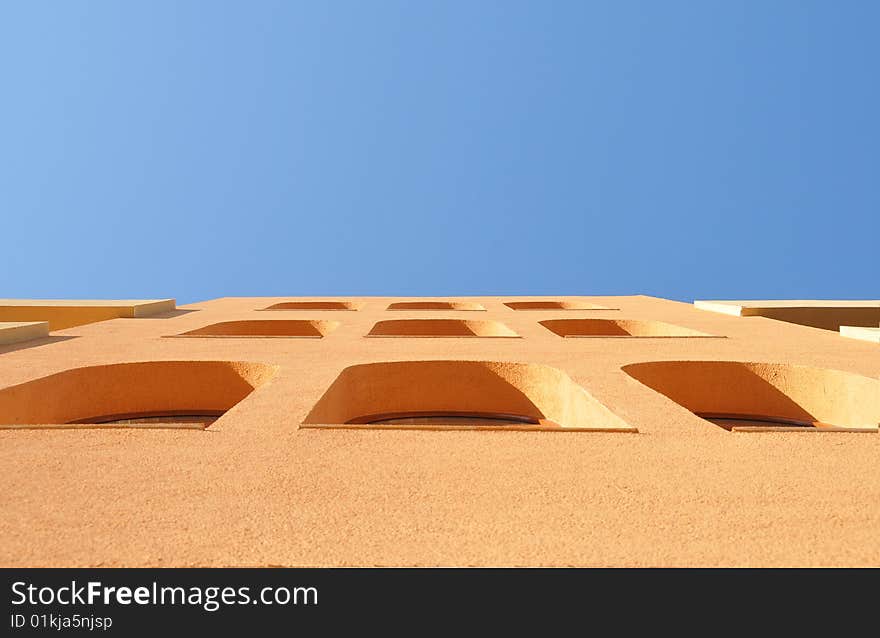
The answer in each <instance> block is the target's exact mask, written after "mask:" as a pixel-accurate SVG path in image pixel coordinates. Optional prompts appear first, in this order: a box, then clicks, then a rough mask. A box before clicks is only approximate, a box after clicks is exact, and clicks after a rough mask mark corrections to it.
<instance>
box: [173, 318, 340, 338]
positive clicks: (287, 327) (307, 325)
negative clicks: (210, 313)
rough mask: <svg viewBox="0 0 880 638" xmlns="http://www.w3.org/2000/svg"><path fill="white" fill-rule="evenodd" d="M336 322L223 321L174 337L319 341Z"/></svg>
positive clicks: (334, 328) (283, 320)
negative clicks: (286, 338)
mask: <svg viewBox="0 0 880 638" xmlns="http://www.w3.org/2000/svg"><path fill="white" fill-rule="evenodd" d="M338 326H339V322H338V321H309V320H305V319H268V320H264V319H256V320H249V321H223V322H220V323H212V324H210V325H207V326H202V327H201V328H196V329H195V330H189V331H188V332H183V333H181V334H179V335H173V336H176V337H213V338H243V337H250V338H273V337H275V338H279V337H288V338H292V337H299V338H311V339H320V338H322V337H326V336H327V335H328V334H330V333H331V332H333V331H334V330H336V328H337V327H338Z"/></svg>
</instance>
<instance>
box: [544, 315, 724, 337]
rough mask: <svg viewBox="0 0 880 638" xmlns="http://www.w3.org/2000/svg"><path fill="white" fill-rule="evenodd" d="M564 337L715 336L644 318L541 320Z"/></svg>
mask: <svg viewBox="0 0 880 638" xmlns="http://www.w3.org/2000/svg"><path fill="white" fill-rule="evenodd" d="M538 323H540V324H541V325H542V326H544V327H545V328H547V330H549V331H550V332H553V333H555V334H557V335H559V336H560V337H566V338H596V337H604V338H611V337H615V338H641V339H644V338H654V339H657V338H660V339H663V338H670V337H713V336H714V335H710V334H707V333H705V332H700V331H699V330H694V329H692V328H685V327H683V326H676V325H675V324H671V323H666V322H665V321H646V320H641V319H550V320H547V321H539V322H538Z"/></svg>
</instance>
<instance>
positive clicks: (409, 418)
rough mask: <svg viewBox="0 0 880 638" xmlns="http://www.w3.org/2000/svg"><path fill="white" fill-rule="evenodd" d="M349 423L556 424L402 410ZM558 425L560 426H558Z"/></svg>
mask: <svg viewBox="0 0 880 638" xmlns="http://www.w3.org/2000/svg"><path fill="white" fill-rule="evenodd" d="M349 423H365V424H370V425H388V426H394V425H404V426H429V427H437V426H448V427H456V426H457V427H472V426H484V427H500V428H503V427H511V426H514V427H515V426H520V425H523V424H526V425H545V426H550V425H555V424H551V422H550V421H547V420H546V419H538V418H536V417H531V416H524V415H519V414H500V413H496V412H456V411H442V410H440V411H425V412H400V413H396V414H384V415H378V414H377V415H371V416H365V417H360V418H356V419H352V420H351V421H349ZM556 427H558V426H556Z"/></svg>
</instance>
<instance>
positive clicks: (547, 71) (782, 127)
mask: <svg viewBox="0 0 880 638" xmlns="http://www.w3.org/2000/svg"><path fill="white" fill-rule="evenodd" d="M878 24H880V2H875V1H868V0H866V1H864V2H854V1H846V0H838V1H832V0H827V1H825V2H809V1H783V0H754V1H743V2H740V1H734V0H723V1H716V2H712V1H706V0H688V1H686V2H674V1H668V0H664V1H663V2H657V1H653V0H644V1H642V2H626V1H624V0H608V1H606V2H589V1H587V0H578V1H574V2H564V1H562V0H534V1H532V2H515V1H510V0H504V1H497V2H489V1H486V0H482V1H481V0H468V1H460V2H459V1H449V0H447V1H443V2H440V1H435V2H429V1H427V0H425V1H418V2H415V1H399V2H398V1H390V0H372V1H367V0H358V1H353V2H341V1H335V0H323V1H316V2H295V1H292V0H289V1H283V2H281V1H279V2H268V1H260V0H249V1H240V2H217V1H208V0H203V1H201V2H186V1H184V0H172V1H160V0H149V1H135V0H127V1H125V2H119V1H115V0H114V1H112V2H98V1H94V0H90V1H85V0H80V1H78V2H74V1H70V2H67V1H62V0H57V1H55V2H44V1H38V0H18V1H10V2H4V3H3V4H2V5H0V80H2V85H0V86H2V88H0V91H2V93H0V95H2V100H0V257H2V259H0V297H55V296H58V297H157V296H162V297H164V296H176V297H177V298H178V300H179V301H180V302H181V303H182V302H188V301H195V300H199V299H206V298H212V297H218V296H226V295H337V294H338V295H343V294H354V295H358V294H362V295H369V294H389V295H456V294H460V295H467V294H586V295H589V294H638V293H643V294H653V295H660V296H665V297H672V298H677V299H683V300H691V299H694V298H725V297H726V298H774V297H781V298H785V297H794V298H802V297H808V298H810V297H815V298H835V297H836V298H866V297H867V298H877V297H878V296H880V286H878V280H880V260H878V252H880V37H878V35H877V28H878V27H877V25H878Z"/></svg>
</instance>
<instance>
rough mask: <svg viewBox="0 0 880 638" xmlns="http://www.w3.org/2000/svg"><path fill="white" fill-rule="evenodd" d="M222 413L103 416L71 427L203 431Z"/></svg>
mask: <svg viewBox="0 0 880 638" xmlns="http://www.w3.org/2000/svg"><path fill="white" fill-rule="evenodd" d="M223 414H224V412H222V411H218V410H213V411H207V412H206V411H204V410H186V411H183V412H142V413H139V414H124V415H105V416H98V417H92V418H87V419H78V420H76V421H72V422H71V424H72V425H80V424H91V425H100V426H105V427H109V426H118V427H136V428H144V429H151V428H163V429H164V428H169V429H192V430H204V429H205V428H207V427H208V426H210V425H211V424H213V423H214V421H216V420H217V419H219V418H220V417H221V416H223Z"/></svg>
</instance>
